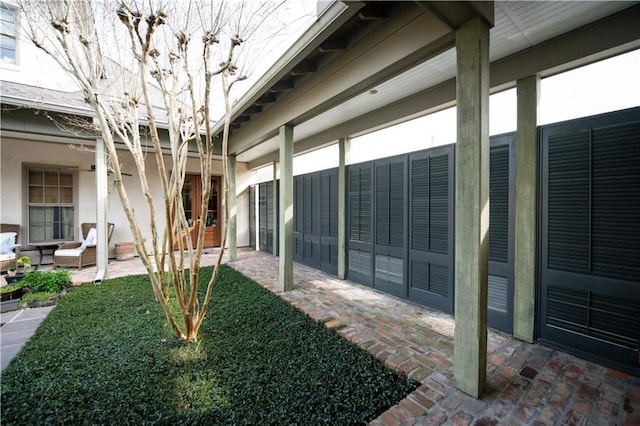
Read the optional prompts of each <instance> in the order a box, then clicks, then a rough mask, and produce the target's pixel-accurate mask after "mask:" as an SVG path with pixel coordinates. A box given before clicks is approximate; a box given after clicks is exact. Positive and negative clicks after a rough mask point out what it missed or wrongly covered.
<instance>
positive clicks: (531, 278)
mask: <svg viewBox="0 0 640 426" xmlns="http://www.w3.org/2000/svg"><path fill="white" fill-rule="evenodd" d="M539 88H540V77H539V76H537V75H533V76H529V77H525V78H523V79H520V80H518V86H517V91H518V133H517V139H516V179H515V185H516V188H515V197H516V199H515V208H516V214H515V222H516V223H515V279H514V295H513V335H514V336H515V337H517V338H518V339H522V340H524V341H527V342H533V332H534V323H535V294H536V293H535V292H536V236H537V232H538V230H537V222H536V212H537V208H538V206H537V203H536V199H537V193H538V185H537V170H538V138H537V124H538V101H539V98H540V89H539Z"/></svg>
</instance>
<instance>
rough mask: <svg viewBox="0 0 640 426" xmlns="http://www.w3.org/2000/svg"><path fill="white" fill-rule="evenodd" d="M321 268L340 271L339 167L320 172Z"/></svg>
mask: <svg viewBox="0 0 640 426" xmlns="http://www.w3.org/2000/svg"><path fill="white" fill-rule="evenodd" d="M320 193H321V198H320V209H321V221H320V263H321V264H320V268H321V269H322V270H323V271H325V272H328V273H331V274H337V273H338V169H331V170H325V171H322V172H320Z"/></svg>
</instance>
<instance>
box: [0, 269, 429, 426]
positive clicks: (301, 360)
mask: <svg viewBox="0 0 640 426" xmlns="http://www.w3.org/2000/svg"><path fill="white" fill-rule="evenodd" d="M203 272H204V273H203V276H202V277H201V278H202V279H203V281H205V280H206V279H207V278H208V277H209V276H210V274H211V269H210V268H208V269H204V270H203ZM416 386H417V383H416V382H414V381H411V380H409V379H406V378H404V377H401V376H398V375H397V374H395V373H393V372H391V371H389V370H388V369H386V368H384V366H383V365H381V364H380V363H379V362H378V361H376V360H375V359H374V358H373V357H372V356H370V355H369V354H368V353H366V352H365V351H363V350H361V349H359V348H357V347H355V346H354V345H351V344H350V343H348V342H347V341H345V340H344V339H342V338H341V337H340V336H339V335H338V334H337V333H335V332H334V331H332V330H329V329H327V328H326V327H325V326H324V325H322V324H319V323H317V322H315V321H313V320H312V319H310V318H309V317H307V316H305V315H304V314H302V313H301V312H299V311H298V310H296V309H295V308H293V307H292V306H291V305H289V304H288V303H286V302H284V301H283V300H282V299H280V298H279V297H277V296H275V295H273V294H272V293H270V292H269V291H267V290H265V289H264V288H262V287H261V286H259V285H258V284H256V283H255V282H253V281H251V280H249V279H247V278H246V277H244V276H243V275H241V274H240V273H238V272H236V271H234V270H232V269H230V268H227V267H224V269H223V270H222V271H221V274H220V278H219V281H218V285H217V286H216V289H215V291H214V296H213V300H212V305H211V307H210V309H209V316H208V318H207V319H206V320H205V322H204V323H203V326H202V329H201V331H200V336H199V340H198V342H196V343H194V344H192V345H188V346H186V345H183V344H182V343H180V342H178V341H177V339H176V338H175V337H174V336H173V334H172V332H171V330H170V329H169V327H168V326H167V325H166V324H165V319H164V317H163V313H162V311H161V309H160V307H159V305H157V304H156V303H155V302H154V301H153V295H152V292H151V288H150V284H149V278H148V277H147V276H135V277H126V278H121V279H113V280H108V281H106V282H105V283H104V284H103V285H101V286H99V287H95V286H93V285H85V286H82V287H80V288H78V289H77V290H75V291H74V292H72V293H70V294H68V295H67V296H65V297H64V298H63V299H62V300H60V302H59V303H58V305H57V306H56V308H55V309H54V310H53V311H52V312H51V313H50V314H49V315H48V316H47V318H46V319H45V321H44V322H43V323H42V325H41V326H40V328H39V329H38V330H37V332H36V334H35V335H34V336H33V337H32V339H31V340H30V341H29V342H27V344H26V345H25V347H24V348H23V350H22V351H21V352H20V354H19V355H18V356H17V357H16V358H15V359H14V360H13V361H12V362H11V364H10V365H9V366H8V367H7V368H6V369H5V371H4V372H3V373H2V390H1V397H2V424H4V425H7V426H8V425H12V424H45V423H46V424H49V423H53V424H59V423H67V424H97V423H102V424H150V423H154V424H358V423H366V422H368V421H370V420H372V419H374V418H376V417H377V416H378V415H380V414H381V413H382V412H384V411H385V410H386V409H388V408H389V407H391V406H392V405H394V404H396V403H398V401H400V399H402V398H404V397H405V396H406V395H407V394H408V393H409V392H411V391H412V390H414V389H415V388H416Z"/></svg>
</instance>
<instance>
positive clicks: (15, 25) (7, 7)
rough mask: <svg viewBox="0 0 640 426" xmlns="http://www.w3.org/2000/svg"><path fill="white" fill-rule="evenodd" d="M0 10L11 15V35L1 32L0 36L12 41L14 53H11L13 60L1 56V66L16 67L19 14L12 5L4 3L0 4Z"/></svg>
mask: <svg viewBox="0 0 640 426" xmlns="http://www.w3.org/2000/svg"><path fill="white" fill-rule="evenodd" d="M0 8H2V9H5V10H7V11H9V12H11V13H12V14H13V35H11V34H8V33H7V34H5V33H4V32H1V33H0V34H1V35H2V36H7V37H10V38H13V41H14V51H13V55H14V57H13V59H10V58H4V57H2V56H0V62H1V63H2V64H3V65H18V57H19V47H18V46H19V41H18V40H19V37H18V35H19V29H20V25H19V21H18V18H19V14H18V9H17V8H16V7H14V6H12V5H9V4H6V3H0ZM0 31H1V29H0Z"/></svg>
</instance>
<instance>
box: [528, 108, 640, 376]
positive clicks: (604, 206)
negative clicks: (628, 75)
mask: <svg viewBox="0 0 640 426" xmlns="http://www.w3.org/2000/svg"><path fill="white" fill-rule="evenodd" d="M540 134H541V144H542V148H543V151H542V158H543V170H542V191H541V192H542V196H543V198H542V207H543V209H542V250H541V251H542V253H543V255H544V254H547V258H546V259H543V260H547V262H543V263H542V268H541V271H540V286H541V296H542V297H541V300H540V311H541V321H540V323H541V327H540V339H541V340H542V341H547V342H550V343H552V344H559V345H563V346H565V347H570V348H574V349H575V350H576V351H579V352H580V353H581V354H592V355H593V356H594V357H596V358H597V359H598V360H599V361H601V362H603V363H605V364H606V365H608V366H612V367H614V368H618V369H620V370H623V371H625V372H631V374H636V375H638V374H640V362H639V359H638V353H640V262H639V261H638V259H640V220H638V217H639V216H638V211H640V108H632V109H629V110H625V111H619V112H613V113H608V114H602V115H599V116H594V117H586V118H583V119H580V120H573V121H571V122H567V123H558V124H555V125H549V126H545V127H543V128H542V129H541V131H540Z"/></svg>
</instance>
